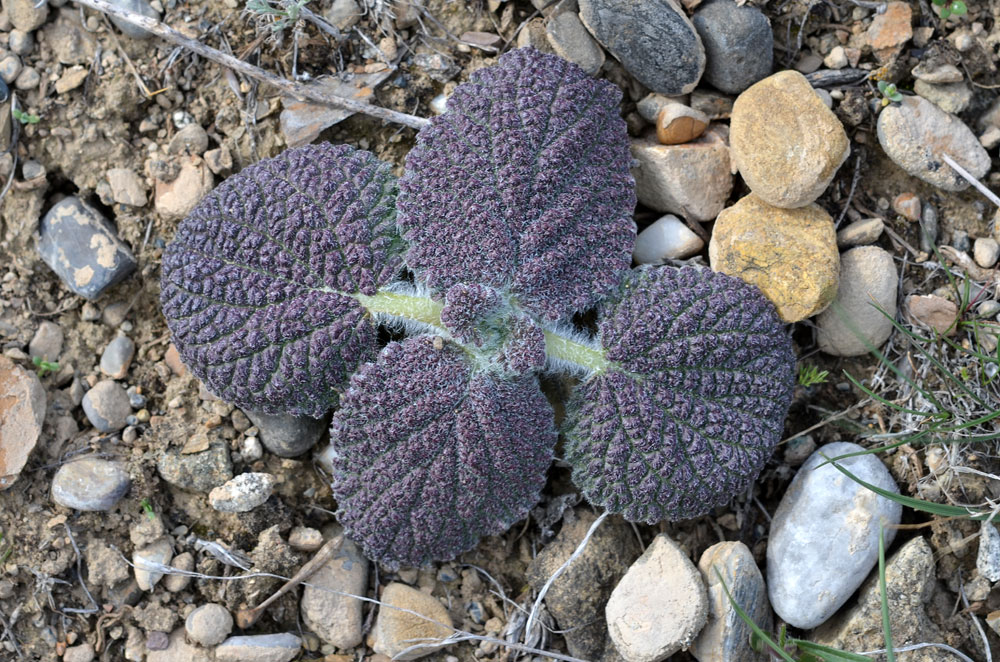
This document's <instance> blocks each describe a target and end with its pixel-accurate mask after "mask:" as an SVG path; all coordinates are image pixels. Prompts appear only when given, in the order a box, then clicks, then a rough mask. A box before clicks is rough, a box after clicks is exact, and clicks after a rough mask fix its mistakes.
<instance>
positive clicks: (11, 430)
mask: <svg viewBox="0 0 1000 662" xmlns="http://www.w3.org/2000/svg"><path fill="white" fill-rule="evenodd" d="M45 409H46V398H45V389H44V388H43V387H42V383H41V382H40V381H39V380H38V375H36V374H35V373H34V372H31V371H28V370H25V369H24V368H22V367H20V366H19V365H17V364H16V363H14V362H13V361H11V360H10V359H9V358H7V357H6V356H0V429H2V430H3V432H2V433H0V491H3V490H6V489H7V488H9V487H10V486H11V485H13V484H14V481H16V480H17V477H18V474H20V473H21V470H22V469H23V468H24V465H25V463H26V462H27V461H28V457H29V456H30V455H31V452H32V451H33V450H34V449H35V445H36V444H37V443H38V438H39V436H40V435H41V432H42V423H43V422H44V421H45Z"/></svg>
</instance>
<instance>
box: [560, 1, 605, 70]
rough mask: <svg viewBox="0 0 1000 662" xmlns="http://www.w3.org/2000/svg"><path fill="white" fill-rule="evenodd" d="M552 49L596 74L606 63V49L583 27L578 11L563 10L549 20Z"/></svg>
mask: <svg viewBox="0 0 1000 662" xmlns="http://www.w3.org/2000/svg"><path fill="white" fill-rule="evenodd" d="M546 31H547V35H548V39H549V43H550V44H551V45H552V49H553V50H554V51H555V52H556V53H557V54H558V55H559V56H561V57H564V58H566V59H567V60H569V61H570V62H575V63H576V64H578V65H580V68H582V69H583V70H584V71H585V72H586V73H587V75H588V76H595V75H597V73H598V72H599V71H600V70H601V66H602V65H603V64H604V50H603V49H602V48H601V45H600V44H598V43H597V42H596V41H594V38H593V37H592V36H590V33H589V32H587V28H585V27H583V23H581V22H580V17H579V16H578V15H577V13H576V12H570V11H568V12H562V13H561V14H558V15H556V16H552V17H550V18H549V20H548V26H547V28H546Z"/></svg>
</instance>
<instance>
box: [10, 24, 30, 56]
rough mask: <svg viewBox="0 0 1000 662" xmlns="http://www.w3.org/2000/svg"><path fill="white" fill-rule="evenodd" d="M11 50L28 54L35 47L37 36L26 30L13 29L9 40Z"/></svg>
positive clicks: (20, 53) (19, 53)
mask: <svg viewBox="0 0 1000 662" xmlns="http://www.w3.org/2000/svg"><path fill="white" fill-rule="evenodd" d="M7 45H8V46H9V47H10V50H11V51H13V52H14V53H15V54H17V55H27V54H28V53H30V52H31V49H32V48H34V47H35V38H34V37H32V36H31V33H30V32H25V31H24V30H16V29H15V30H11V31H10V36H9V38H8V41H7Z"/></svg>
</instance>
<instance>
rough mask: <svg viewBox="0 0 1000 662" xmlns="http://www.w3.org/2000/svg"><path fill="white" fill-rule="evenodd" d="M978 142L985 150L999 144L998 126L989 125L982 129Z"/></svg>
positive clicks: (999, 130) (999, 132) (999, 131)
mask: <svg viewBox="0 0 1000 662" xmlns="http://www.w3.org/2000/svg"><path fill="white" fill-rule="evenodd" d="M979 144H980V145H982V146H983V149H986V150H991V149H993V148H994V147H996V146H997V145H1000V128H998V127H995V126H991V127H989V128H987V129H986V130H985V131H983V133H982V135H981V136H979Z"/></svg>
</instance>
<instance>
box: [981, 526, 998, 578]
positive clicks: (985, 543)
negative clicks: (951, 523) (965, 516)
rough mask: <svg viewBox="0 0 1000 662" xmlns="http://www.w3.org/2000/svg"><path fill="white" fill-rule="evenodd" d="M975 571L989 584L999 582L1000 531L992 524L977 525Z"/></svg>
mask: <svg viewBox="0 0 1000 662" xmlns="http://www.w3.org/2000/svg"><path fill="white" fill-rule="evenodd" d="M976 569H977V570H979V574H980V575H982V576H983V577H986V579H988V580H990V581H991V582H996V581H1000V531H997V525H996V524H994V523H993V522H983V523H982V524H980V525H979V553H978V554H977V555H976Z"/></svg>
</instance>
